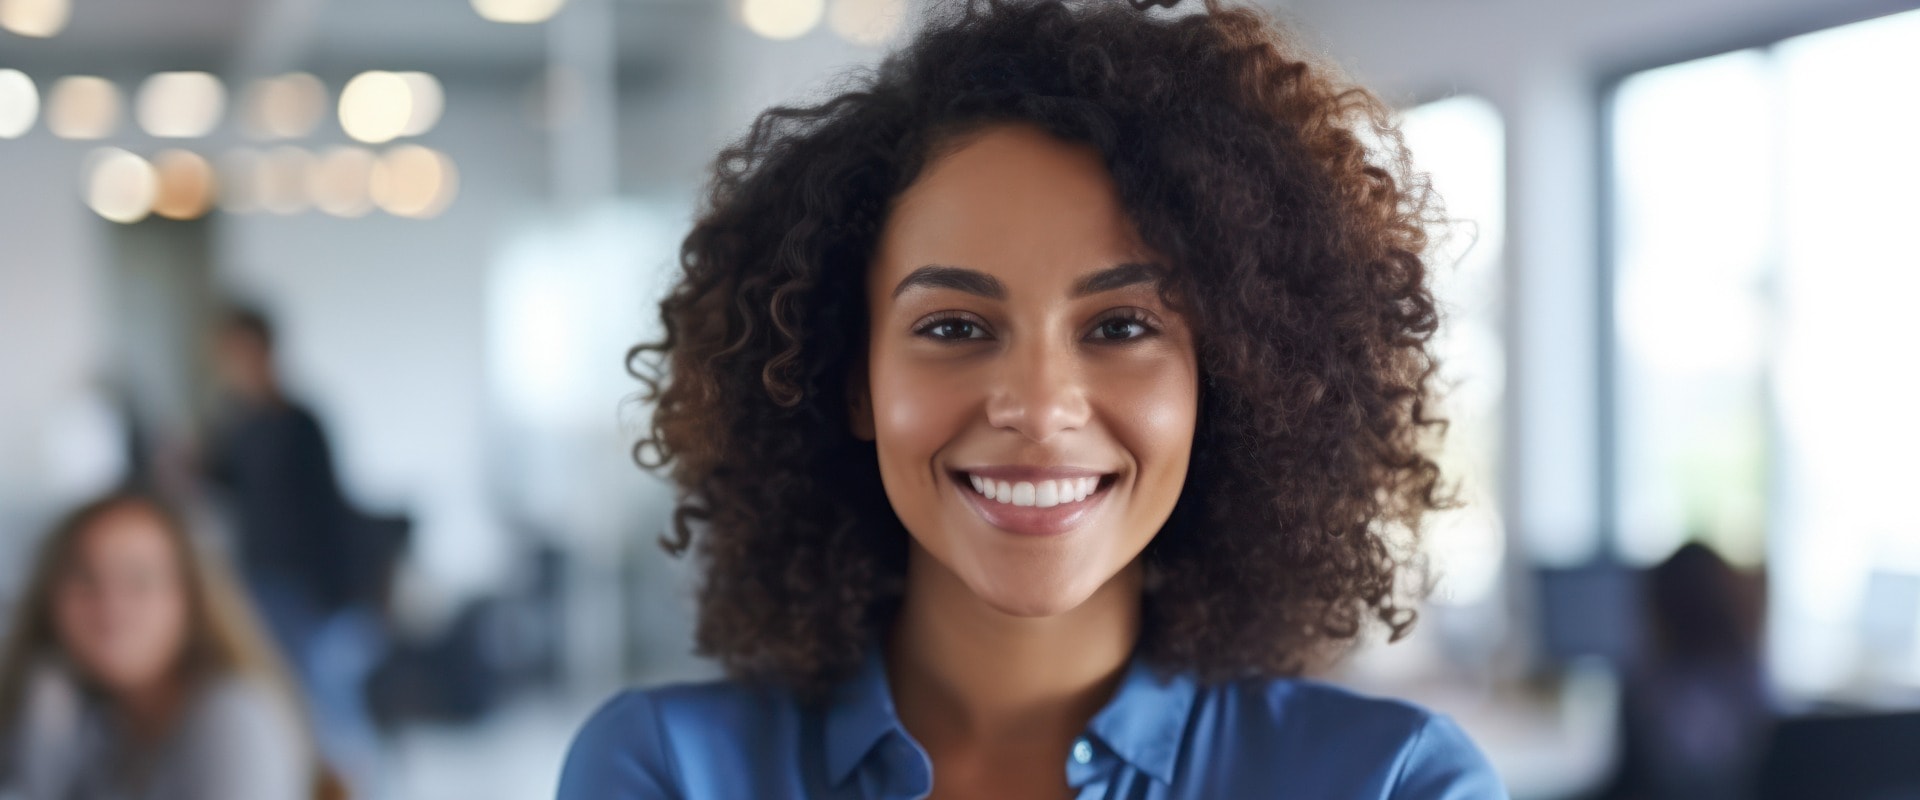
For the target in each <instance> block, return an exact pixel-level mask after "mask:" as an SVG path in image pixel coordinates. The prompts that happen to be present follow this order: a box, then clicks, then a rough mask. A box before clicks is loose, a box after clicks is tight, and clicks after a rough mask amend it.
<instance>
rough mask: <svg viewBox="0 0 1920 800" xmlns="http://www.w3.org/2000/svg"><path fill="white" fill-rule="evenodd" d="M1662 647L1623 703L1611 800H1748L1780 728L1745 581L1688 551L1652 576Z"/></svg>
mask: <svg viewBox="0 0 1920 800" xmlns="http://www.w3.org/2000/svg"><path fill="white" fill-rule="evenodd" d="M1645 587H1646V589H1645V598H1644V605H1645V608H1646V613H1647V619H1648V623H1649V629H1650V630H1651V632H1652V640H1651V642H1650V643H1649V644H1650V648H1649V652H1648V655H1647V656H1646V657H1645V658H1644V659H1643V663H1641V664H1639V665H1638V666H1636V667H1635V668H1634V669H1632V670H1630V671H1629V673H1628V676H1627V680H1626V683H1625V687H1624V692H1623V696H1622V699H1621V703H1622V705H1621V724H1620V732H1621V745H1620V748H1621V749H1620V766H1619V768H1618V770H1617V772H1616V775H1615V778H1614V781H1613V783H1612V785H1611V786H1610V788H1608V789H1607V791H1606V792H1605V796H1607V797H1610V798H1619V799H1620V800H1630V799H1631V800H1683V799H1684V800H1723V799H1724V800H1741V799H1742V798H1749V797H1753V796H1755V790H1756V789H1757V788H1758V787H1757V786H1756V785H1755V778H1756V776H1757V774H1758V771H1759V769H1760V758H1761V755H1762V753H1763V751H1764V749H1765V747H1766V743H1767V738H1768V734H1769V732H1770V730H1771V727H1772V719H1773V717H1772V713H1771V710H1770V708H1769V704H1768V701H1767V694H1766V688H1765V687H1766V683H1765V677H1764V675H1763V673H1762V667H1761V660H1760V653H1759V645H1758V642H1757V633H1758V630H1759V627H1760V626H1759V624H1758V620H1757V619H1756V618H1755V617H1756V616H1757V614H1755V613H1752V609H1751V608H1750V606H1751V604H1750V603H1749V602H1748V599H1747V598H1749V597H1750V596H1752V593H1751V592H1749V591H1747V590H1746V589H1745V588H1744V587H1743V586H1742V585H1741V578H1740V575H1739V573H1737V572H1736V571H1734V569H1733V567H1732V566H1731V565H1729V564H1728V563H1727V562H1726V561H1725V560H1724V559H1722V558H1721V557H1720V555H1719V554H1718V553H1716V552H1714V551H1713V550H1712V549H1711V548H1709V547H1707V546H1706V545H1703V544H1699V543H1697V542H1692V543H1688V544H1686V545H1684V546H1682V547H1681V548H1680V549H1679V550H1676V551H1674V553H1673V555H1672V556H1669V557H1668V558H1667V560H1666V561H1664V562H1661V563H1660V565H1659V566H1657V567H1655V568H1653V570H1651V571H1650V572H1649V574H1648V575H1647V577H1646V584H1645Z"/></svg>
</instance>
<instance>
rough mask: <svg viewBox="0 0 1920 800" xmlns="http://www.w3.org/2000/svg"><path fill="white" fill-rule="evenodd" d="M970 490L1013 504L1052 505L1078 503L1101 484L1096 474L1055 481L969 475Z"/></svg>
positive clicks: (990, 498)
mask: <svg viewBox="0 0 1920 800" xmlns="http://www.w3.org/2000/svg"><path fill="white" fill-rule="evenodd" d="M967 482H969V483H971V484H973V490H974V491H976V492H979V493H980V494H981V495H982V496H984V497H986V498H987V499H989V500H994V501H996V502H1001V503H1011V504H1013V505H1016V506H1031V507H1037V508H1051V507H1053V506H1057V505H1060V504H1062V503H1078V502H1080V501H1082V500H1085V499H1087V497H1088V496H1089V495H1091V494H1093V493H1094V491H1095V490H1097V489H1099V488H1100V479H1099V478H1070V479H1066V480H1058V481H1016V482H1008V481H996V480H993V479H992V478H982V477H980V476H978V475H971V474H970V475H968V476H967Z"/></svg>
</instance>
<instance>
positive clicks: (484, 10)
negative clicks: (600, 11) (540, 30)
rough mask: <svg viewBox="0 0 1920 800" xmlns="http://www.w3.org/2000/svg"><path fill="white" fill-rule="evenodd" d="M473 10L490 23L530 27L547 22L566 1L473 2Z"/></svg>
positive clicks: (478, 0)
mask: <svg viewBox="0 0 1920 800" xmlns="http://www.w3.org/2000/svg"><path fill="white" fill-rule="evenodd" d="M472 2H473V10H474V11H475V12H477V13H479V15H480V16H481V18H483V19H486V20H488V21H489V22H505V23H508V24H513V25H530V24H533V23H536V22H546V21H547V20H549V19H552V18H553V15H554V14H557V13H559V12H560V7H561V6H564V5H566V4H567V2H566V0H472Z"/></svg>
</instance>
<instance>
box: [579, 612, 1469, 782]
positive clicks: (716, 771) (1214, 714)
mask: <svg viewBox="0 0 1920 800" xmlns="http://www.w3.org/2000/svg"><path fill="white" fill-rule="evenodd" d="M1064 768H1065V770H1066V776H1067V785H1069V786H1071V787H1073V788H1074V790H1075V792H1076V794H1075V796H1076V797H1078V798H1081V800H1092V799H1094V798H1114V800H1121V799H1122V798H1124V799H1126V800H1187V799H1188V798H1235V800H1241V799H1243V798H1245V799H1251V798H1309V799H1310V800H1349V799H1351V798H1388V797H1391V798H1397V799H1398V800H1416V799H1417V800H1485V799H1489V798H1505V797H1506V796H1507V794H1506V791H1505V790H1504V789H1503V788H1501V786H1500V781H1499V779H1498V778H1497V777H1496V776H1495V775H1494V772H1493V768H1492V767H1491V766H1489V765H1488V763H1487V760H1486V758H1485V757H1484V756H1482V755H1481V754H1480V751H1479V750H1478V749H1476V748H1475V747H1474V745H1473V742H1472V741H1470V740H1468V738H1467V736H1466V734H1465V733H1463V732H1462V731H1461V730H1460V728H1459V726H1458V725H1455V724H1454V723H1453V721H1452V720H1451V719H1449V718H1447V717H1446V716H1444V715H1439V714H1435V713H1432V712H1429V711H1426V710H1424V709H1421V708H1419V707H1417V706H1415V705H1412V704H1410V703H1406V702H1402V701H1398V700H1384V699H1375V698H1370V697H1364V696H1362V695H1359V694H1355V693H1353V692H1349V691H1346V690H1344V689H1340V688H1337V687H1334V686H1331V685H1327V684H1323V683H1319V682H1316V681H1311V680H1302V679H1248V680H1241V681H1235V682H1229V683H1222V684H1215V685H1200V684H1197V683H1196V682H1195V681H1194V680H1193V679H1192V677H1191V676H1189V675H1186V674H1183V673H1175V674H1173V675H1171V676H1161V675H1157V674H1155V671H1153V670H1151V669H1149V668H1148V667H1147V666H1146V665H1145V664H1143V663H1142V662H1141V661H1140V659H1139V658H1137V657H1136V658H1135V659H1134V660H1133V662H1132V663H1130V664H1129V665H1128V667H1127V672H1126V674H1125V676H1124V677H1123V678H1122V679H1121V682H1120V686H1119V688H1118V690H1116V691H1115V692H1114V696H1113V699H1112V700H1111V701H1109V702H1108V703H1107V705H1106V707H1105V708H1102V709H1101V710H1100V712H1099V713H1098V714H1095V715H1094V717H1093V720H1092V721H1091V722H1089V723H1088V725H1087V729H1086V732H1085V733H1084V734H1082V735H1081V736H1080V737H1079V738H1077V739H1075V740H1074V743H1073V749H1072V751H1071V755H1069V756H1068V758H1067V763H1066V764H1065V765H1064ZM932 787H933V765H932V762H931V761H929V760H928V758H927V754H926V752H925V751H924V750H922V749H921V748H920V746H919V744H918V743H916V742H915V741H914V740H913V738H912V737H911V736H908V735H907V731H906V729H905V728H903V727H901V724H900V718H899V717H898V716H897V715H896V714H895V713H894V709H893V699H892V693H891V692H890V691H889V689H888V686H887V675H886V668H885V666H884V665H883V663H882V661H881V658H880V655H879V651H878V649H877V648H870V649H869V652H868V653H867V656H866V659H865V661H864V662H863V664H862V665H861V667H860V669H859V671H858V672H857V673H856V674H855V675H854V676H853V677H851V678H850V679H848V680H847V681H845V682H844V683H842V684H841V685H840V686H839V687H838V688H837V689H836V690H835V693H834V695H833V697H832V700H831V702H829V703H826V704H824V705H809V704H802V703H800V702H798V701H797V699H796V698H795V697H794V696H793V695H792V694H790V693H789V692H787V691H785V690H782V689H778V688H774V687H771V686H760V685H754V684H748V683H743V682H737V681H716V682H711V683H699V684H681V685H675V686H667V687H663V688H658V689H645V690H630V691H627V692H625V693H622V694H620V695H618V696H616V697H614V698H613V699H612V700H610V701H608V702H607V703H606V704H605V705H604V706H602V707H601V708H600V710H599V711H598V712H596V713H595V714H594V715H593V717H592V718H591V719H589V720H588V721H587V723H586V725H585V727H583V728H582V729H581V730H580V733H579V735H578V737H577V738H576V739H575V740H574V742H573V748H572V750H571V751H570V752H569V753H568V755H567V762H566V767H565V769H564V770H563V771H562V773H561V776H560V792H559V800H641V799H642V798H647V799H648V800H652V799H653V798H686V799H687V800H695V799H696V798H698V799H701V800H704V799H706V798H715V799H722V798H724V799H726V800H732V799H733V798H756V799H757V800H774V799H775V798H821V799H825V798H833V799H834V800H840V799H841V798H846V800H854V799H855V798H858V799H860V800H896V798H897V799H898V800H907V799H908V798H920V797H925V796H926V794H927V792H928V791H930V790H931V789H932Z"/></svg>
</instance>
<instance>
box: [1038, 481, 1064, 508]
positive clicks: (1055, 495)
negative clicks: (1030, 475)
mask: <svg viewBox="0 0 1920 800" xmlns="http://www.w3.org/2000/svg"><path fill="white" fill-rule="evenodd" d="M1033 504H1034V505H1036V506H1039V507H1041V508H1052V507H1054V506H1057V505H1060V482H1059V481H1041V482H1040V483H1039V484H1037V485H1035V486H1034V487H1033Z"/></svg>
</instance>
